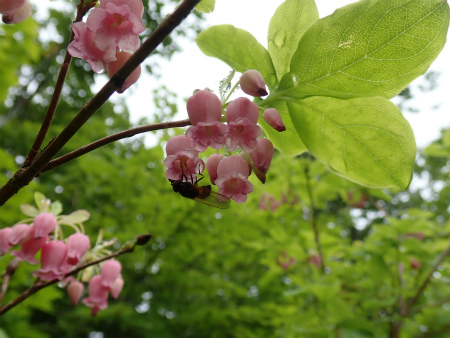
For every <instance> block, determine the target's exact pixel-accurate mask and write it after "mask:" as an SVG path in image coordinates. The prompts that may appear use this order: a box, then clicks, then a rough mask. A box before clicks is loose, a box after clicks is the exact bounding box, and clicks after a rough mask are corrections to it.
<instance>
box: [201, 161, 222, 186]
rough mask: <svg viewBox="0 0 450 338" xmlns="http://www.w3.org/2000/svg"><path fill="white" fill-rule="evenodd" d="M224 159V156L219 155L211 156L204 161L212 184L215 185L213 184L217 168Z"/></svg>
mask: <svg viewBox="0 0 450 338" xmlns="http://www.w3.org/2000/svg"><path fill="white" fill-rule="evenodd" d="M224 157H225V156H224V155H221V154H212V155H211V156H209V157H208V160H207V161H206V170H207V171H208V174H209V179H210V181H211V183H212V184H215V183H214V182H215V181H216V179H217V167H218V165H219V162H220V161H221V160H222V159H223V158H224Z"/></svg>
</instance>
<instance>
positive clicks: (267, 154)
mask: <svg viewBox="0 0 450 338" xmlns="http://www.w3.org/2000/svg"><path fill="white" fill-rule="evenodd" d="M256 141H257V146H256V149H255V150H253V151H252V152H250V153H249V155H250V157H251V159H252V161H253V163H254V164H255V167H256V168H257V169H258V170H259V171H261V172H262V173H263V174H267V172H268V171H269V167H270V162H272V157H273V144H272V142H270V140H268V139H266V138H261V137H260V138H258V139H257V140H256Z"/></svg>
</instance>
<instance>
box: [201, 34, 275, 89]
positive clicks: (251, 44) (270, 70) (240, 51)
mask: <svg viewBox="0 0 450 338" xmlns="http://www.w3.org/2000/svg"><path fill="white" fill-rule="evenodd" d="M195 41H196V42H197V45H198V47H199V48H200V50H201V51H202V52H203V53H204V54H206V55H208V56H213V57H215V58H217V59H220V60H222V61H223V62H225V63H226V64H228V65H229V66H230V67H231V68H236V71H238V72H241V73H243V72H245V71H246V70H248V69H256V70H258V71H260V72H261V74H262V75H263V76H264V79H265V80H266V84H267V85H268V86H269V88H272V87H273V86H274V85H275V83H276V81H277V78H276V75H275V68H274V67H273V64H272V59H271V58H270V55H269V52H268V51H267V49H265V48H264V46H263V45H261V44H260V43H259V42H258V41H257V40H256V38H255V37H254V36H253V35H251V34H250V33H249V32H247V31H246V30H243V29H240V28H236V27H234V26H232V25H218V26H212V27H210V28H208V29H205V30H204V31H203V32H201V33H200V34H199V35H198V36H197V39H195Z"/></svg>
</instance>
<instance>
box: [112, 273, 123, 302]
mask: <svg viewBox="0 0 450 338" xmlns="http://www.w3.org/2000/svg"><path fill="white" fill-rule="evenodd" d="M123 284H124V281H123V278H122V275H119V277H117V278H116V280H115V281H114V283H113V284H112V286H111V296H113V298H114V299H117V297H119V294H120V292H121V291H122V288H123Z"/></svg>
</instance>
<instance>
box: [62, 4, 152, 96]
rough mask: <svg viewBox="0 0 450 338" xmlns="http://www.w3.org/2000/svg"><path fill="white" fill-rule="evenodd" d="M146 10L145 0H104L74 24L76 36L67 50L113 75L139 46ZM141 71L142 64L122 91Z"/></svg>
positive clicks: (99, 69)
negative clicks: (82, 20)
mask: <svg viewBox="0 0 450 338" xmlns="http://www.w3.org/2000/svg"><path fill="white" fill-rule="evenodd" d="M143 14H144V6H143V4H142V0H101V1H100V5H99V7H96V8H94V9H92V10H91V12H90V13H89V15H88V18H87V20H86V22H76V23H74V24H73V25H72V30H73V32H74V35H75V37H74V40H73V41H72V42H71V43H70V44H69V46H68V47H67V51H68V52H69V53H70V55H72V56H74V57H78V58H82V59H84V60H86V61H87V62H88V63H89V65H90V66H91V68H92V70H93V71H94V72H96V73H102V72H104V71H105V70H107V71H108V76H109V77H110V78H111V77H112V75H114V73H115V72H116V71H117V70H118V69H119V68H120V67H121V66H122V65H123V64H124V63H125V62H126V61H127V60H128V59H129V58H130V56H131V55H132V53H133V52H135V51H136V50H137V49H138V48H139V46H140V43H141V42H140V39H139V37H138V34H140V33H142V32H143V31H144V30H145V26H144V24H143V23H142V15H143ZM140 74H141V66H138V68H136V70H135V71H134V72H133V73H132V74H131V75H130V76H129V77H128V78H127V79H126V80H125V83H124V85H123V86H122V88H120V89H119V90H118V92H119V93H123V92H124V91H125V90H126V89H127V88H128V87H129V86H131V85H132V84H133V83H135V82H136V81H137V80H138V78H139V76H140Z"/></svg>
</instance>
